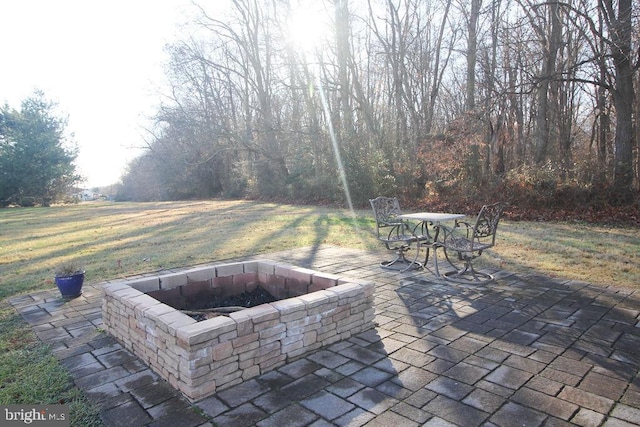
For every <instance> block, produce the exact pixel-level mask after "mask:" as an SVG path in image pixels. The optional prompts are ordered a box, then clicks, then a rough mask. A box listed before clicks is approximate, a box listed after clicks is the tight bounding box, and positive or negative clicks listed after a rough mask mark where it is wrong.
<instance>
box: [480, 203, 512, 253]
mask: <svg viewBox="0 0 640 427" xmlns="http://www.w3.org/2000/svg"><path fill="white" fill-rule="evenodd" d="M506 205H507V204H506V203H504V202H498V203H494V204H492V205H485V206H483V207H482V209H480V213H479V214H478V218H477V219H476V223H475V226H474V228H473V240H476V241H484V242H485V243H488V242H489V241H491V243H490V244H491V245H492V246H493V245H494V244H495V240H496V231H497V230H498V223H499V222H500V218H501V217H502V213H503V212H504V209H505V207H506Z"/></svg>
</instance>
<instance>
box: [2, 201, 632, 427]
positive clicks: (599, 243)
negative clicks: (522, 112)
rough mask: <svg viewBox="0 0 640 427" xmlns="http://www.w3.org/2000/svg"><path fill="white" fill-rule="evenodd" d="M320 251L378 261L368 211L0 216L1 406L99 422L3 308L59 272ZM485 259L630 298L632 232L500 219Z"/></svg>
mask: <svg viewBox="0 0 640 427" xmlns="http://www.w3.org/2000/svg"><path fill="white" fill-rule="evenodd" d="M320 244H331V245H336V246H345V247H351V248H359V249H366V250H376V251H380V252H381V253H383V249H382V246H381V245H380V244H379V243H378V242H377V241H376V240H375V237H374V222H373V217H372V214H371V212H370V211H369V210H360V211H356V212H353V213H352V212H349V211H348V210H343V209H335V208H328V207H316V206H294V205H280V204H271V203H258V202H250V201H188V202H166V203H108V202H92V203H83V204H79V205H73V206H58V207H52V208H22V209H0V301H1V305H0V328H1V330H2V333H1V334H0V347H1V348H2V354H1V355H0V358H1V359H2V360H0V364H1V365H0V366H2V368H1V369H0V404H8V403H17V402H29V403H33V404H35V403H52V402H57V401H60V400H61V399H62V400H65V401H70V402H73V405H72V407H73V408H74V409H73V411H72V413H73V416H74V417H75V419H76V420H82V421H78V424H82V425H85V424H93V423H95V424H98V420H97V418H96V417H95V411H94V410H93V409H92V407H91V406H90V405H88V404H87V402H86V401H84V400H83V398H82V395H81V393H79V391H78V390H77V389H74V388H73V387H72V386H71V382H70V381H69V378H68V377H67V375H66V374H65V372H64V370H62V368H60V366H59V364H58V363H57V362H56V361H55V359H54V358H53V356H52V355H51V353H50V352H49V350H48V349H47V348H45V347H44V346H43V345H42V344H40V343H39V342H37V340H36V338H35V336H34V335H33V334H32V333H31V332H30V330H29V328H28V326H27V325H26V324H25V323H24V322H23V321H22V320H21V319H19V318H18V317H17V315H16V314H15V312H14V311H13V309H12V308H11V307H9V306H8V304H7V302H6V299H7V298H8V297H11V296H13V295H18V294H22V293H28V292H32V291H35V290H39V289H49V288H52V287H55V285H54V282H53V271H54V269H55V266H56V265H58V264H60V263H62V262H66V261H71V260H76V261H81V262H82V263H83V264H84V265H85V268H86V271H87V273H86V280H87V281H88V282H90V283H98V282H101V281H104V280H107V279H113V278H117V277H123V276H130V275H134V274H138V273H144V272H151V271H156V270H160V269H162V268H171V267H182V266H189V265H195V264H201V263H206V262H213V261H220V260H225V259H229V258H237V257H243V256H247V255H254V254H268V253H269V252H274V251H279V250H284V249H291V248H295V247H300V246H310V245H320ZM481 260H482V262H483V263H484V264H485V265H489V266H494V267H499V268H503V269H505V270H510V271H515V272H527V273H537V274H544V275H548V276H553V277H561V278H567V279H573V280H581V281H588V282H591V283H595V284H601V285H615V286H620V287H623V288H629V289H637V288H638V287H639V286H640V269H639V268H638V267H637V266H638V265H639V264H640V229H638V228H632V227H629V228H620V227H616V228H612V227H605V226H593V225H586V224H581V223H534V222H513V221H509V220H504V221H503V222H501V224H500V228H499V230H498V238H497V245H496V247H495V248H494V249H493V250H491V251H488V252H487V253H486V254H485V255H483V257H482V258H481ZM31 365H33V366H37V369H38V370H37V371H36V373H32V371H31V369H28V368H29V367H31ZM40 378H43V379H44V380H42V381H36V379H40Z"/></svg>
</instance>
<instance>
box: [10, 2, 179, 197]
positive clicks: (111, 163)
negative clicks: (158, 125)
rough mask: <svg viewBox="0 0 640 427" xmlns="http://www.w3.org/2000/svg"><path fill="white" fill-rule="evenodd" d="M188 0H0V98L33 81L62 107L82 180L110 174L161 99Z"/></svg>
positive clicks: (14, 98)
mask: <svg viewBox="0 0 640 427" xmlns="http://www.w3.org/2000/svg"><path fill="white" fill-rule="evenodd" d="M189 5H190V1H189V0H109V1H88V0H0V40H2V48H0V61H1V62H0V103H2V104H4V103H5V102H7V103H9V105H10V106H11V107H13V108H16V109H19V108H20V103H21V101H22V100H24V99H25V98H27V97H29V96H31V95H32V94H33V92H34V90H35V89H40V90H42V91H43V92H44V94H45V97H46V98H47V99H48V100H51V101H54V102H57V103H58V104H59V110H60V115H61V116H68V118H69V124H68V127H67V131H68V132H73V133H74V134H75V137H74V140H75V141H76V142H77V143H78V147H79V149H80V152H79V156H78V161H77V165H78V167H79V170H80V172H81V173H82V174H83V175H84V176H85V177H86V178H87V181H86V182H85V184H84V186H85V187H87V188H91V187H95V186H103V185H108V184H112V183H115V182H117V181H118V179H119V178H120V176H121V174H122V172H123V168H124V167H125V166H126V163H127V161H129V160H131V159H132V158H134V157H135V156H136V155H138V154H139V153H140V151H139V150H137V149H135V148H132V147H140V146H141V145H143V143H144V138H145V137H146V136H148V135H145V131H144V127H145V126H146V125H147V124H148V121H147V120H146V117H148V116H149V115H151V114H153V113H154V111H155V109H154V107H155V106H157V105H158V104H159V99H160V98H159V95H158V93H159V89H158V88H159V87H160V85H161V84H162V82H163V81H164V73H163V69H162V63H163V62H164V61H165V59H166V56H165V53H164V46H165V45H166V44H167V43H171V42H173V41H175V40H176V39H177V34H178V27H177V26H178V24H180V23H182V22H184V20H185V13H184V12H185V10H187V9H188V8H189Z"/></svg>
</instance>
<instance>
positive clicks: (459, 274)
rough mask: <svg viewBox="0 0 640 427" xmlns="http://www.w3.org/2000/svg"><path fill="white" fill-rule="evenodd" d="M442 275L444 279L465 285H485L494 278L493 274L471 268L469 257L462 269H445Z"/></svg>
mask: <svg viewBox="0 0 640 427" xmlns="http://www.w3.org/2000/svg"><path fill="white" fill-rule="evenodd" d="M442 276H443V277H444V278H445V279H446V280H450V281H452V282H455V283H461V284H465V285H486V284H487V283H491V282H493V281H494V280H495V277H493V275H491V274H488V273H483V272H481V271H478V270H476V269H475V268H473V263H472V262H471V260H469V259H467V260H465V265H464V267H463V268H462V269H459V270H454V271H447V272H446V273H444V274H443V275H442Z"/></svg>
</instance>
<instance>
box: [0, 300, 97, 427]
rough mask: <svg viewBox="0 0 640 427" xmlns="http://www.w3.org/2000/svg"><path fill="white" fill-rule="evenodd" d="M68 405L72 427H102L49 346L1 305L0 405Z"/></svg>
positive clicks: (9, 308) (5, 305)
mask: <svg viewBox="0 0 640 427" xmlns="http://www.w3.org/2000/svg"><path fill="white" fill-rule="evenodd" d="M58 403H64V404H68V405H69V417H70V424H71V425H72V426H80V425H81V426H101V425H102V421H101V420H100V418H99V416H98V410H97V409H96V408H95V407H94V406H93V405H91V404H90V403H89V402H88V401H87V399H86V397H84V395H83V393H82V392H81V391H80V390H79V389H78V388H77V387H75V386H74V385H73V381H72V380H71V378H70V376H69V374H68V373H67V372H66V371H65V370H64V368H63V367H62V366H61V365H60V364H59V363H58V360H57V359H56V358H55V356H54V355H53V354H52V353H51V350H50V349H49V347H47V346H46V345H44V344H42V343H41V342H40V341H38V339H37V338H36V336H35V334H34V333H33V332H32V331H31V328H30V327H29V326H28V325H27V324H26V323H25V322H24V321H23V320H22V319H21V318H20V316H19V315H18V314H17V313H16V312H15V310H14V309H13V307H10V306H9V305H8V304H7V303H6V301H3V302H0V405H10V404H30V405H40V404H42V405H49V404H58Z"/></svg>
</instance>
